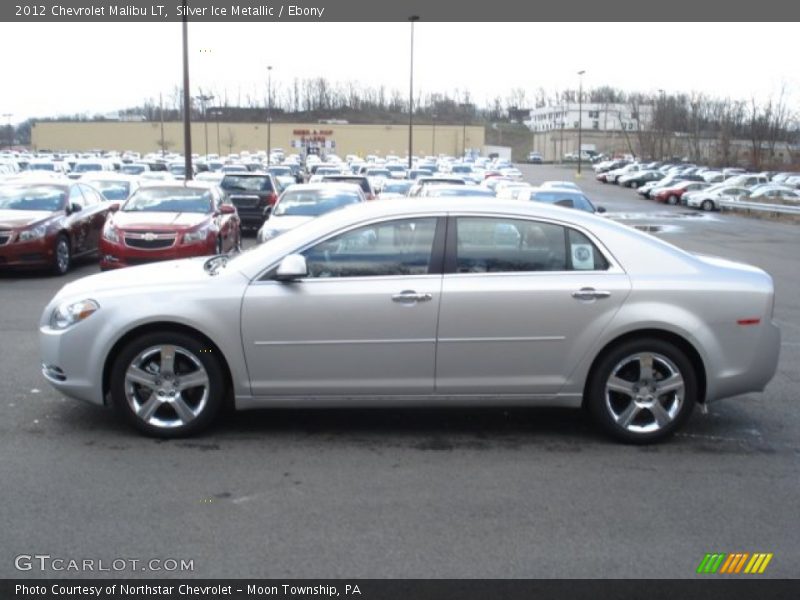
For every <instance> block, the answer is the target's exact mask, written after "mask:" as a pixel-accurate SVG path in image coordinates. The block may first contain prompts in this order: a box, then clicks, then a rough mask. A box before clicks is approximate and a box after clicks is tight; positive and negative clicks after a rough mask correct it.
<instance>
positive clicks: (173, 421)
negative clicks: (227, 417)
mask: <svg viewBox="0 0 800 600" xmlns="http://www.w3.org/2000/svg"><path fill="white" fill-rule="evenodd" d="M215 352H216V351H215V350H214V349H213V348H211V347H209V346H208V345H207V344H204V343H203V342H201V341H200V340H198V339H196V338H195V337H193V336H190V335H187V334H185V333H180V332H169V331H167V332H159V333H150V334H145V335H142V336H141V337H138V338H136V339H134V340H133V341H132V342H130V343H129V344H127V345H126V346H125V347H124V348H123V349H122V351H121V352H120V354H119V355H118V356H117V358H116V360H115V361H114V366H113V367H112V371H111V398H112V401H113V403H114V406H115V407H116V409H117V410H118V411H119V412H120V413H121V414H122V415H123V417H124V418H125V419H126V420H127V421H128V422H129V423H131V424H132V425H133V426H134V427H136V428H137V429H139V430H140V431H142V432H144V433H146V434H147V435H151V436H154V437H161V438H171V437H183V436H187V435H191V434H194V433H197V432H199V431H201V430H203V429H205V428H206V427H208V426H209V425H210V424H211V422H212V421H213V420H214V417H215V416H216V415H217V413H218V411H219V409H220V407H221V406H222V404H223V399H224V396H225V376H224V372H223V369H222V366H221V364H220V361H219V359H218V358H217V357H216V356H215Z"/></svg>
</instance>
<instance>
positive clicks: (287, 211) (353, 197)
mask: <svg viewBox="0 0 800 600" xmlns="http://www.w3.org/2000/svg"><path fill="white" fill-rule="evenodd" d="M360 201H361V196H359V195H358V194H357V193H349V192H343V191H341V190H331V191H327V190H314V191H309V190H298V191H294V192H293V191H291V190H288V191H286V192H284V194H283V196H282V197H281V199H280V202H278V206H277V207H276V208H275V210H274V212H273V215H274V216H276V217H281V216H286V217H291V216H295V217H318V216H319V215H322V214H325V213H327V212H330V211H332V210H335V209H337V208H341V207H342V206H347V205H348V204H356V203H357V202H360Z"/></svg>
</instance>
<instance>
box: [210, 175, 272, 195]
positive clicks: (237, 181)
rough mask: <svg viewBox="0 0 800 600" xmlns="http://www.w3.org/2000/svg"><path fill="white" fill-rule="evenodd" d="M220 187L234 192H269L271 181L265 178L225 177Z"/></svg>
mask: <svg viewBox="0 0 800 600" xmlns="http://www.w3.org/2000/svg"><path fill="white" fill-rule="evenodd" d="M220 187H221V188H222V189H223V190H226V191H236V192H271V191H272V181H271V180H270V178H269V177H266V176H261V177H259V176H251V175H226V176H225V178H224V179H223V180H222V183H221V184H220Z"/></svg>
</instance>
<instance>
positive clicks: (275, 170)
mask: <svg viewBox="0 0 800 600" xmlns="http://www.w3.org/2000/svg"><path fill="white" fill-rule="evenodd" d="M269 172H270V173H272V174H273V175H291V174H292V170H291V169H290V168H289V167H270V168H269Z"/></svg>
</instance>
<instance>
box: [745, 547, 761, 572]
mask: <svg viewBox="0 0 800 600" xmlns="http://www.w3.org/2000/svg"><path fill="white" fill-rule="evenodd" d="M764 556H765V555H764V554H761V553H758V552H757V553H756V554H753V558H752V559H751V560H750V562H749V563H747V566H746V567H745V569H744V572H745V573H755V572H756V569H758V567H759V566H760V565H761V561H762V560H764Z"/></svg>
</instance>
